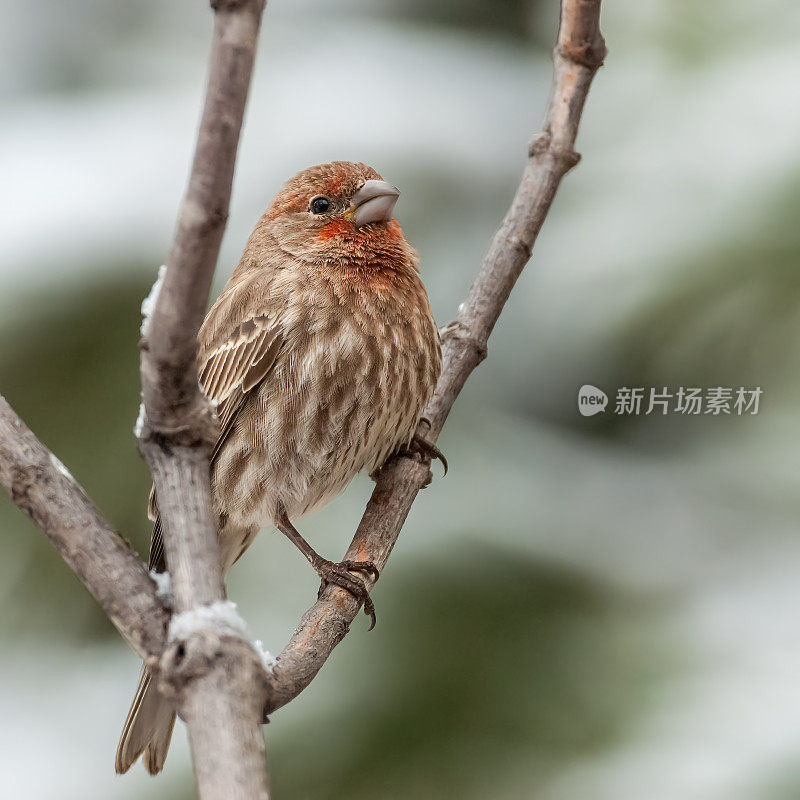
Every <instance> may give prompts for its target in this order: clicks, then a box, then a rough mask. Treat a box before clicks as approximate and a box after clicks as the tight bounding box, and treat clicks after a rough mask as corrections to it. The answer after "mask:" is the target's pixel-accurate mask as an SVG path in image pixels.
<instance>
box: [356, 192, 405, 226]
mask: <svg viewBox="0 0 800 800" xmlns="http://www.w3.org/2000/svg"><path fill="white" fill-rule="evenodd" d="M398 197H400V190H399V189H398V188H397V187H396V186H392V184H391V183H386V181H367V182H366V183H365V184H364V185H363V186H362V187H361V188H360V189H359V190H358V191H357V192H356V193H355V194H354V195H353V199H352V201H351V205H350V210H349V211H348V212H347V214H345V217H347V219H350V220H352V222H353V223H354V224H355V225H356V227H361V226H362V225H366V224H367V223H369V222H388V221H389V220H390V219H391V218H392V213H393V212H394V204H395V203H396V202H397V198H398Z"/></svg>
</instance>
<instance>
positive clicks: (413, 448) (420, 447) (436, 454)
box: [400, 417, 447, 475]
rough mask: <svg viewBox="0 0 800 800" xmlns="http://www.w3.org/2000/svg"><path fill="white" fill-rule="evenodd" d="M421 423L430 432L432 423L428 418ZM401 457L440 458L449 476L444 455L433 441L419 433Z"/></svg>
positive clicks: (424, 418) (402, 451) (421, 420)
mask: <svg viewBox="0 0 800 800" xmlns="http://www.w3.org/2000/svg"><path fill="white" fill-rule="evenodd" d="M419 421H420V423H422V424H425V425H427V426H428V429H429V430H430V427H431V421H430V420H429V419H428V418H427V417H421V418H420V420H419ZM400 454H401V455H404V456H415V455H417V456H422V457H423V458H431V459H433V458H438V459H439V461H441V462H442V466H443V467H444V474H445V475H447V459H446V458H445V456H444V453H443V452H442V451H441V450H440V449H439V448H438V447H437V446H436V445H435V444H434V443H433V442H431V441H429V440H428V439H426V438H425V437H424V436H422V435H421V434H419V433H415V434H414V435H413V436H412V437H411V441H410V442H409V443H408V445H407V446H406V447H405V448H403V449H402V450H401V451H400Z"/></svg>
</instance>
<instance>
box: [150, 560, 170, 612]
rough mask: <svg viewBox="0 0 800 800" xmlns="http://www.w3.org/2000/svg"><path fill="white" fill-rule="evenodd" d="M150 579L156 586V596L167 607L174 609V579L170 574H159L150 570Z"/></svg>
mask: <svg viewBox="0 0 800 800" xmlns="http://www.w3.org/2000/svg"><path fill="white" fill-rule="evenodd" d="M150 577H151V578H152V579H153V581H154V582H155V585H156V596H157V597H158V599H159V600H160V601H161V602H162V603H163V604H164V605H165V606H166V607H167V608H172V606H173V601H174V597H173V595H172V579H171V578H170V576H169V572H157V571H156V570H154V569H151V570H150Z"/></svg>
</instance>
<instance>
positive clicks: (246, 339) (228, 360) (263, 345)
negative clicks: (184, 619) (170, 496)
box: [148, 315, 283, 572]
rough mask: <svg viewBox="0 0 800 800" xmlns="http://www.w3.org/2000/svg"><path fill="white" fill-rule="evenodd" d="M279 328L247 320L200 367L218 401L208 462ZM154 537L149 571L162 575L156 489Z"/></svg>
mask: <svg viewBox="0 0 800 800" xmlns="http://www.w3.org/2000/svg"><path fill="white" fill-rule="evenodd" d="M282 333H283V331H282V328H281V326H280V325H276V324H275V322H274V320H273V319H272V318H271V317H269V316H266V315H260V316H258V317H253V318H251V319H246V320H245V321H244V322H242V323H241V324H240V325H238V326H237V327H236V328H235V329H234V331H233V333H232V334H231V336H230V337H229V338H228V339H227V340H225V341H223V342H222V343H220V344H219V345H218V346H217V347H216V348H214V349H213V350H212V351H211V353H209V355H208V357H207V358H206V361H205V364H203V366H202V367H201V368H200V385H201V386H202V387H203V391H204V392H205V394H206V397H208V398H209V399H211V400H215V401H216V402H217V416H218V418H219V422H220V434H219V438H218V439H217V443H216V445H215V446H214V451H213V453H212V454H211V463H212V464H213V463H214V459H215V458H216V457H217V455H218V453H219V451H220V448H221V447H222V446H223V445H224V443H225V441H226V439H227V438H228V436H230V433H231V431H232V430H233V426H234V424H235V422H236V414H237V412H238V411H239V409H240V408H241V407H242V403H244V401H245V399H246V398H247V395H248V393H249V392H251V391H252V390H253V389H254V388H255V387H256V386H258V384H259V383H261V381H262V380H264V378H265V377H266V376H267V375H268V374H269V371H270V369H271V368H272V366H273V364H274V363H275V357H276V356H277V355H278V351H279V350H280V347H281V344H282V343H283V336H282ZM148 513H150V514H151V516H152V518H153V521H154V524H153V536H152V539H151V540H150V564H149V567H150V569H154V570H156V571H157V572H163V571H164V570H165V569H166V561H165V558H164V541H163V538H162V536H161V519H160V518H159V516H158V506H157V503H156V497H155V489H153V490H151V492H150V505H149V507H148Z"/></svg>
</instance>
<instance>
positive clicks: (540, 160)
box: [265, 0, 606, 713]
mask: <svg viewBox="0 0 800 800" xmlns="http://www.w3.org/2000/svg"><path fill="white" fill-rule="evenodd" d="M605 55H606V47H605V42H604V41H603V37H602V35H601V33H600V0H562V3H561V23H560V26H559V33H558V44H557V45H556V48H555V51H554V82H553V95H552V97H551V99H550V104H549V106H548V109H547V116H546V119H545V124H544V131H543V133H542V134H541V135H540V136H539V137H537V138H536V139H535V140H534V141H533V142H532V143H531V145H530V147H529V159H528V163H527V165H526V167H525V170H524V172H523V175H522V180H521V181H520V184H519V187H518V188H517V192H516V195H515V196H514V200H513V201H512V203H511V206H510V208H509V210H508V212H507V213H506V216H505V218H504V219H503V222H502V224H501V225H500V228H499V230H498V231H497V233H496V234H495V236H494V239H493V240H492V243H491V246H490V247H489V252H488V253H487V255H486V257H485V258H484V261H483V264H482V266H481V269H480V271H479V272H478V276H477V277H476V278H475V281H474V282H473V284H472V287H471V288H470V290H469V294H468V295H467V298H466V300H465V301H464V302H463V303H462V304H461V305H460V306H459V311H458V316H457V318H456V320H455V321H454V322H451V323H450V324H449V325H448V326H447V327H446V328H445V329H444V331H443V342H442V350H443V353H442V355H443V367H442V374H441V376H440V378H439V383H438V385H437V387H436V392H435V394H434V396H433V399H432V400H431V402H430V403H429V405H428V408H427V409H426V410H425V416H426V417H427V418H428V419H429V420H430V421H431V426H430V429H428V428H427V426H421V427H420V429H419V430H418V433H420V434H422V435H424V436H426V438H428V439H429V440H430V441H434V442H435V441H436V439H437V438H438V436H439V433H440V432H441V430H442V426H443V425H444V422H445V420H446V419H447V416H448V414H449V413H450V410H451V409H452V407H453V403H454V402H455V400H456V398H457V397H458V395H459V393H460V392H461V390H462V389H463V387H464V384H465V383H466V380H467V378H468V377H469V376H470V374H471V373H472V371H473V370H474V369H475V367H477V366H478V364H479V363H480V362H481V361H482V360H483V359H484V358H485V357H486V353H487V342H488V339H489V335H490V334H491V332H492V329H493V328H494V326H495V323H496V322H497V320H498V318H499V316H500V312H501V311H502V310H503V306H504V305H505V303H506V301H507V300H508V298H509V295H510V294H511V290H512V289H513V288H514V284H515V283H516V281H517V278H518V277H519V276H520V274H521V272H522V270H523V268H524V267H525V265H526V264H527V262H528V260H529V259H530V256H531V252H532V250H533V246H534V244H535V242H536V237H537V236H538V234H539V231H540V230H541V227H542V224H543V223H544V220H545V217H546V216H547V212H548V211H549V210H550V206H551V204H552V202H553V198H554V197H555V193H556V190H557V189H558V186H559V184H560V183H561V179H562V178H563V177H564V175H565V174H566V173H567V172H568V171H569V170H570V169H571V168H572V167H573V166H575V164H577V163H578V160H579V156H578V155H577V153H575V151H574V145H575V137H576V135H577V133H578V123H579V122H580V118H581V113H582V111H583V106H584V103H585V101H586V96H587V93H588V91H589V86H590V84H591V82H592V78H593V77H594V74H595V72H597V69H598V68H599V67H600V66H601V65H602V63H603V59H604V58H605ZM429 475H430V470H429V465H428V464H427V463H420V462H419V461H417V460H415V459H412V458H407V457H396V458H394V459H393V460H392V461H390V462H389V463H388V464H386V466H384V468H383V469H382V470H381V472H380V475H379V476H378V480H377V483H376V486H375V489H374V491H373V493H372V497H371V498H370V501H369V503H368V505H367V508H366V510H365V512H364V516H363V517H362V519H361V523H360V524H359V526H358V530H357V531H356V533H355V536H354V538H353V541H352V543H351V544H350V547H349V549H348V551H347V555H346V556H345V558H346V559H351V560H358V561H373V562H374V563H375V564H376V565H377V566H378V568H379V569H381V570H382V569H383V567H384V566H385V564H386V560H387V559H388V557H389V554H390V553H391V551H392V548H393V547H394V545H395V542H396V541H397V537H398V536H399V534H400V529H401V528H402V526H403V523H404V522H405V519H406V517H407V516H408V512H409V511H410V509H411V505H412V503H413V502H414V499H415V498H416V496H417V493H418V492H419V490H420V489H421V488H422V487H423V486H425V485H426V483H427V481H428V480H429ZM360 605H361V604H360V603H359V602H358V601H357V600H356V599H355V598H354V597H353V596H352V595H350V594H349V593H348V592H346V591H344V590H342V589H340V588H338V587H333V586H328V587H327V588H326V589H325V591H324V592H323V594H322V596H321V597H320V599H319V600H317V602H316V603H315V604H314V605H313V606H312V607H311V608H310V609H309V610H308V611H307V612H306V613H305V614H304V615H303V618H302V619H301V620H300V625H299V626H298V628H297V630H296V631H295V632H294V635H293V636H292V638H291V639H290V641H289V643H288V644H287V645H286V647H285V648H284V650H283V652H282V653H281V654H280V655H279V656H278V659H277V664H276V666H275V669H274V677H273V679H272V681H271V693H270V701H269V703H268V705H267V707H266V709H265V711H266V713H270V712H272V711H274V710H275V709H277V708H280V707H281V706H283V705H285V704H286V703H288V702H289V701H290V700H291V699H292V698H294V697H296V696H297V695H298V694H299V693H300V692H301V691H302V690H303V689H304V688H305V687H306V686H308V684H309V683H310V682H311V680H312V679H313V678H314V676H315V675H316V674H317V672H318V671H319V670H320V668H321V667H322V665H323V664H324V663H325V661H326V660H327V658H328V656H329V655H330V654H331V651H332V650H333V648H334V647H336V645H337V644H338V643H339V642H340V641H341V640H342V639H343V638H344V636H345V634H346V633H347V631H348V629H349V626H350V623H351V622H352V621H353V619H354V618H355V616H356V614H357V613H358V610H359V608H360Z"/></svg>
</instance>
